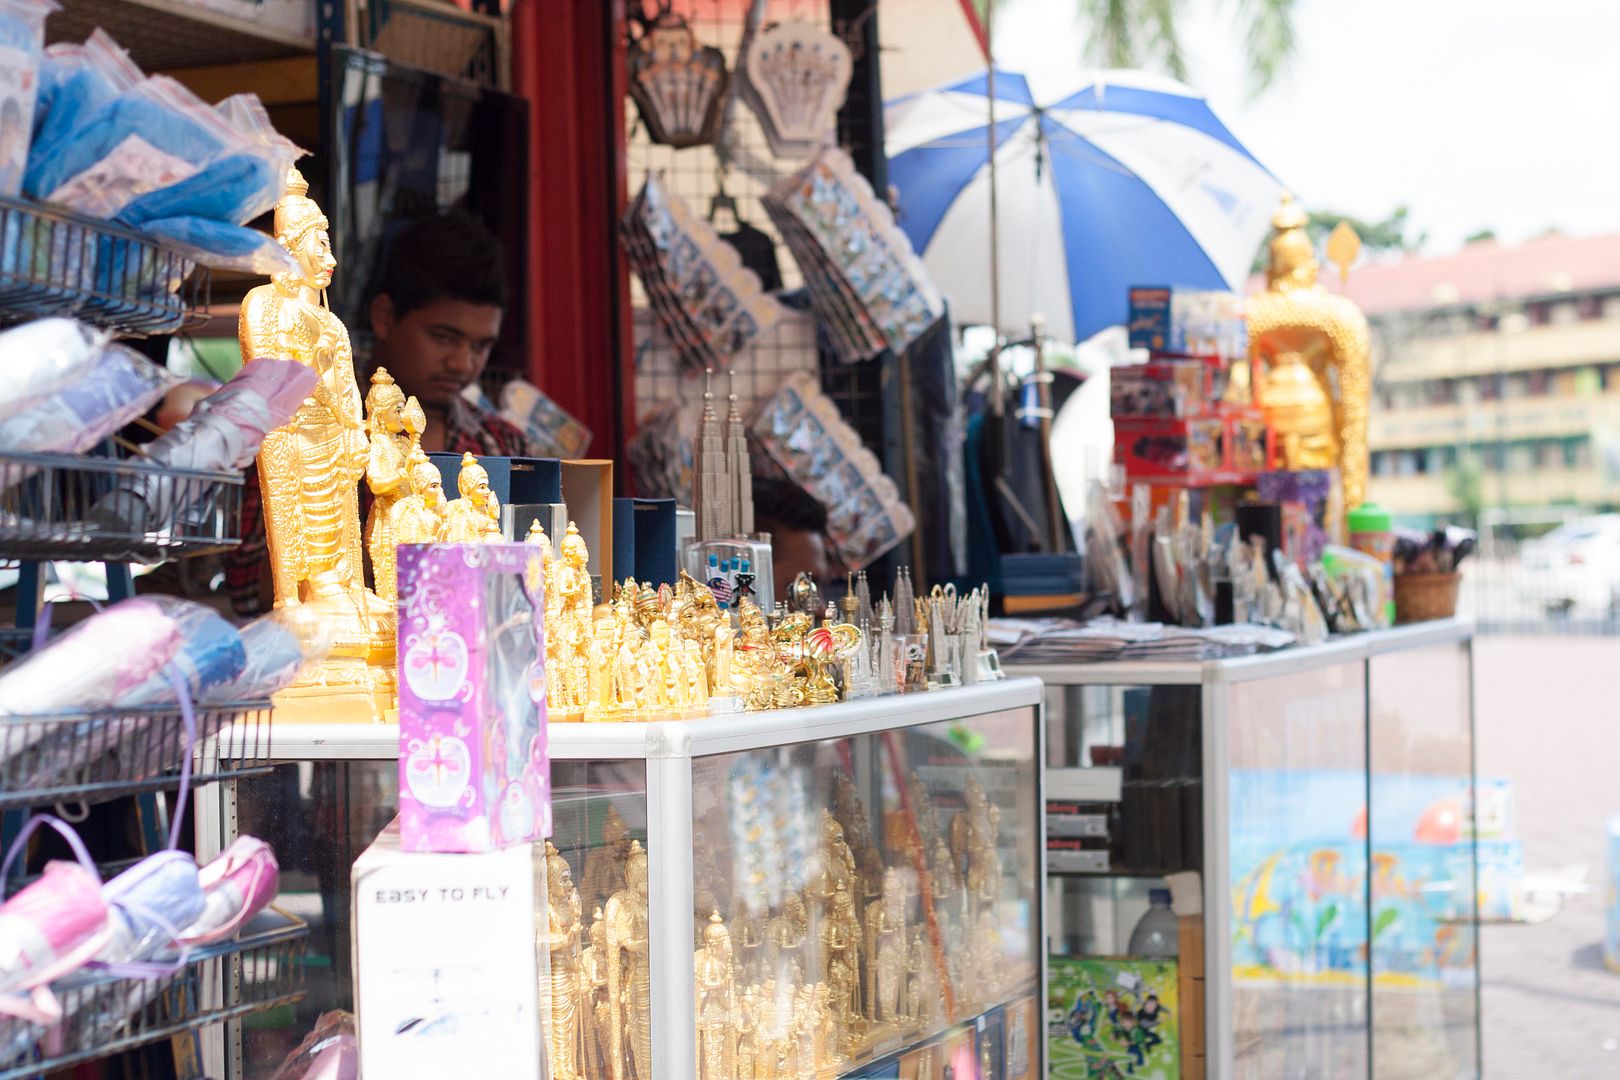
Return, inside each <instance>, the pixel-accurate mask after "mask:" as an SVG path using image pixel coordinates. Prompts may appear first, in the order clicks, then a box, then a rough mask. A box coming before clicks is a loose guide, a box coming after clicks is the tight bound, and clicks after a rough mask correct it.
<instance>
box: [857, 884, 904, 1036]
mask: <svg viewBox="0 0 1620 1080" xmlns="http://www.w3.org/2000/svg"><path fill="white" fill-rule="evenodd" d="M906 953H907V939H906V896H905V888H904V886H903V885H902V884H901V881H900V874H899V871H897V870H889V871H888V872H887V873H886V874H884V877H883V887H882V893H881V895H880V897H879V898H878V899H877V900H874V901H873V902H872V903H870V904H868V905H867V907H866V967H867V977H866V1000H867V1011H868V1012H869V1013H870V1015H871V1019H872V1020H873V1022H874V1023H879V1024H896V1023H898V1022H899V1021H900V1020H901V1019H902V1018H903V1016H904V1011H903V1010H904V1008H905V1004H906V1002H905V997H904V992H903V991H904V988H903V984H904V982H905V977H906V962H907V961H906Z"/></svg>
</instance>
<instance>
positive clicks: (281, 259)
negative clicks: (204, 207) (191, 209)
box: [141, 217, 298, 277]
mask: <svg viewBox="0 0 1620 1080" xmlns="http://www.w3.org/2000/svg"><path fill="white" fill-rule="evenodd" d="M141 229H142V230H144V231H145V232H146V233H147V235H149V236H152V237H155V238H156V239H157V240H158V242H159V243H161V244H162V245H163V246H164V247H166V248H168V249H169V250H170V251H175V252H178V253H179V254H181V255H184V256H185V257H186V258H188V259H191V260H192V261H194V262H198V263H201V264H203V265H204V266H211V267H214V268H215V269H216V270H239V271H241V272H242V273H244V274H257V275H259V276H261V277H269V276H270V275H272V274H286V273H293V272H296V271H297V269H298V261H297V260H296V259H294V258H293V257H292V255H291V254H289V253H288V251H287V249H286V248H284V247H282V246H281V245H280V244H278V243H276V241H275V239H274V238H273V237H271V236H269V235H268V234H266V233H262V232H260V231H259V230H257V229H249V228H247V227H246V226H244V225H230V224H227V223H225V222H223V221H209V220H207V219H206V218H200V217H166V218H157V219H155V220H153V221H147V222H144V223H142V224H141Z"/></svg>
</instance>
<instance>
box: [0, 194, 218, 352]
mask: <svg viewBox="0 0 1620 1080" xmlns="http://www.w3.org/2000/svg"><path fill="white" fill-rule="evenodd" d="M209 282H210V278H209V274H208V270H207V269H206V268H204V267H199V266H197V265H196V264H195V263H194V262H192V261H191V260H190V259H188V258H186V257H185V256H183V255H179V254H176V253H175V252H172V251H169V250H167V249H165V248H164V247H162V246H160V245H159V244H158V243H157V242H156V241H154V240H152V239H151V238H150V237H147V236H143V235H142V234H141V233H138V232H135V231H134V230H133V229H127V228H124V227H122V226H119V225H115V224H113V223H112V222H109V221H98V220H96V219H94V218H87V217H83V216H80V215H78V214H73V213H69V212H67V211H65V210H59V209H56V208H54V207H47V206H41V205H38V204H35V203H29V202H23V201H21V200H17V199H0V323H16V322H23V321H26V320H28V319H36V318H41V317H44V316H47V315H71V316H73V317H74V318H76V319H80V320H82V321H84V322H87V323H91V324H94V325H96V326H105V327H110V328H113V329H116V330H117V331H118V332H119V333H121V334H125V335H131V334H137V335H138V334H160V333H172V332H174V331H176V330H180V329H184V328H185V327H187V326H195V325H199V324H200V323H201V322H202V321H203V319H204V317H205V313H206V311H207V309H208V297H209Z"/></svg>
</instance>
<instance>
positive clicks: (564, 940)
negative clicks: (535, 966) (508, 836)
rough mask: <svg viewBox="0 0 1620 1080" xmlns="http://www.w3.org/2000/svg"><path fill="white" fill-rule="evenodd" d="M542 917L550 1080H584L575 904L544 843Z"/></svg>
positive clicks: (575, 893) (557, 857)
mask: <svg viewBox="0 0 1620 1080" xmlns="http://www.w3.org/2000/svg"><path fill="white" fill-rule="evenodd" d="M544 862H545V867H546V917H547V928H546V934H545V940H544V945H545V948H546V951H547V952H548V953H549V954H550V956H551V1002H550V1008H549V1011H548V1012H547V1013H546V1014H544V1019H546V1021H547V1023H546V1036H547V1040H548V1042H547V1045H548V1046H549V1047H550V1052H551V1076H552V1078H553V1080H579V1078H580V1077H582V1076H584V1072H583V1070H582V1068H581V1062H580V1060H579V1047H580V1006H581V999H582V997H583V995H582V994H581V970H580V952H579V945H580V941H579V939H580V932H581V927H580V917H581V911H580V904H579V890H578V889H576V888H574V881H573V877H572V875H571V873H570V871H569V867H568V860H567V859H565V858H563V856H562V853H561V852H559V851H558V850H557V849H556V847H555V846H553V845H552V843H551V841H550V840H547V841H546V849H545V859H544Z"/></svg>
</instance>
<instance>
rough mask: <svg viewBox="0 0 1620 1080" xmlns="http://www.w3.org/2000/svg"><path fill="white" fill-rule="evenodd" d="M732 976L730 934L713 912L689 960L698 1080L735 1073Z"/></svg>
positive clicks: (715, 1079) (725, 1079) (721, 1079)
mask: <svg viewBox="0 0 1620 1080" xmlns="http://www.w3.org/2000/svg"><path fill="white" fill-rule="evenodd" d="M736 978H737V973H736V970H735V966H734V964H733V962H732V955H731V934H730V932H729V931H727V930H726V924H725V922H724V920H722V919H721V918H720V912H718V911H715V912H713V913H712V914H710V916H709V925H708V926H706V927H704V929H703V946H702V947H701V948H699V949H698V950H697V955H696V956H695V957H694V958H693V962H692V1000H693V1003H694V1006H695V1009H694V1011H695V1014H696V1016H697V1063H698V1076H699V1077H700V1078H702V1080H731V1078H732V1077H734V1076H736V1075H737V1071H736V1070H737V1028H736V1019H737V1018H736V1004H737V1002H736V997H735V994H736Z"/></svg>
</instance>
